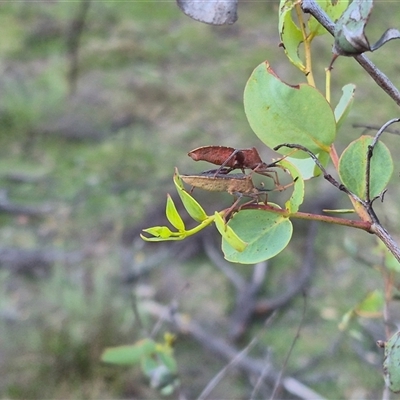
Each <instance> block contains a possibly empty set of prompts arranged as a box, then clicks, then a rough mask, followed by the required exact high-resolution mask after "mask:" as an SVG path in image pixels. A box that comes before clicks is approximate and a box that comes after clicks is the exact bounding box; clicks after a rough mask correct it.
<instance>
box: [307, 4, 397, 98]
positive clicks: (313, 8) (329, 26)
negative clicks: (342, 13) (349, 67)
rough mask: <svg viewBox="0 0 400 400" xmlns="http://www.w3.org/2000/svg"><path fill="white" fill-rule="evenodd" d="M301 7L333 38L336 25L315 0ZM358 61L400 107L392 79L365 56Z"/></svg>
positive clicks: (358, 58)
mask: <svg viewBox="0 0 400 400" xmlns="http://www.w3.org/2000/svg"><path fill="white" fill-rule="evenodd" d="M301 7H302V9H303V11H304V12H305V13H309V14H311V15H312V16H313V17H314V18H315V19H316V20H317V21H318V22H319V23H320V24H321V25H322V26H323V27H324V28H325V29H326V30H327V31H328V32H329V33H330V34H331V35H332V36H333V35H334V29H335V24H334V23H333V22H332V21H331V20H330V19H329V17H328V16H327V14H326V13H325V11H324V10H322V8H321V7H320V6H319V5H318V4H317V3H316V2H315V0H303V1H302V4H301ZM354 58H355V59H356V61H357V62H358V63H359V64H360V65H361V66H362V67H363V68H364V69H365V71H367V73H368V74H369V75H370V77H371V78H372V79H373V80H374V81H375V82H376V83H377V85H378V86H380V87H381V88H382V89H383V90H384V91H385V92H386V93H387V94H388V95H389V96H390V97H391V98H392V99H393V100H394V101H395V102H396V104H398V105H400V91H399V90H398V89H397V88H396V86H394V85H393V83H392V82H391V81H390V79H389V78H388V77H387V76H386V75H385V74H384V73H383V72H382V71H380V70H379V69H378V68H377V67H376V66H375V65H374V64H373V63H372V62H371V61H370V60H369V59H368V58H367V57H366V56H365V55H364V54H360V55H358V56H354Z"/></svg>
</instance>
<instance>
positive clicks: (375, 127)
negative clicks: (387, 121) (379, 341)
mask: <svg viewBox="0 0 400 400" xmlns="http://www.w3.org/2000/svg"><path fill="white" fill-rule="evenodd" d="M352 127H353V128H364V129H365V131H378V130H379V129H381V126H379V125H370V124H358V123H356V124H353V125H352ZM385 132H387V133H392V134H393V135H400V130H399V129H385Z"/></svg>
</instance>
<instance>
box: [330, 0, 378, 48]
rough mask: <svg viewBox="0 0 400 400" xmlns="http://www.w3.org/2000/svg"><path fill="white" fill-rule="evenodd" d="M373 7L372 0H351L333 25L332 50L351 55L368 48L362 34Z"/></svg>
mask: <svg viewBox="0 0 400 400" xmlns="http://www.w3.org/2000/svg"><path fill="white" fill-rule="evenodd" d="M372 7H373V1H372V0H357V1H353V2H352V3H351V4H350V6H349V7H347V9H346V11H345V12H344V13H343V14H342V16H341V17H340V18H339V19H338V21H337V22H336V25H335V31H334V36H335V43H334V45H333V52H334V53H335V54H338V55H343V56H352V55H356V54H361V53H363V52H364V51H368V50H370V46H369V42H368V39H367V37H366V36H365V34H364V29H365V26H366V24H367V22H368V19H369V16H370V14H371V11H372Z"/></svg>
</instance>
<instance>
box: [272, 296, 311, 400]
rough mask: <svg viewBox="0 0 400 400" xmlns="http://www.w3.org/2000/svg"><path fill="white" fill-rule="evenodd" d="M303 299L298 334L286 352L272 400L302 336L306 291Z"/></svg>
mask: <svg viewBox="0 0 400 400" xmlns="http://www.w3.org/2000/svg"><path fill="white" fill-rule="evenodd" d="M303 300H304V302H303V314H302V316H301V320H300V323H299V326H298V327H297V331H296V335H295V337H294V338H293V341H292V344H291V345H290V348H289V351H288V353H287V354H286V358H285V361H284V362H283V366H282V368H281V370H280V371H279V374H278V378H277V379H276V382H275V386H274V390H273V391H272V394H271V397H270V399H271V400H273V399H274V398H275V395H276V393H277V391H278V388H279V386H280V383H281V380H282V376H283V373H284V371H285V369H286V366H287V363H288V361H289V359H290V356H291V354H292V351H293V349H294V346H295V345H296V342H297V340H298V338H299V337H300V331H301V328H302V327H303V324H304V320H305V318H306V310H307V297H306V294H305V293H304V297H303Z"/></svg>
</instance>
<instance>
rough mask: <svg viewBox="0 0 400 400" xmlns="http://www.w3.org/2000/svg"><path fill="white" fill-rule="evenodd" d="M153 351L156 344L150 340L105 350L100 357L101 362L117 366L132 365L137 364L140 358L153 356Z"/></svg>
mask: <svg viewBox="0 0 400 400" xmlns="http://www.w3.org/2000/svg"><path fill="white" fill-rule="evenodd" d="M155 351H156V343H155V342H154V341H153V340H151V339H143V340H140V341H138V342H136V343H135V344H133V345H127V346H118V347H109V348H106V349H105V350H104V351H103V354H102V355H101V361H103V362H107V363H111V364H118V365H133V364H137V363H139V362H140V361H141V359H142V357H145V356H148V355H150V354H153V353H154V352H155Z"/></svg>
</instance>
